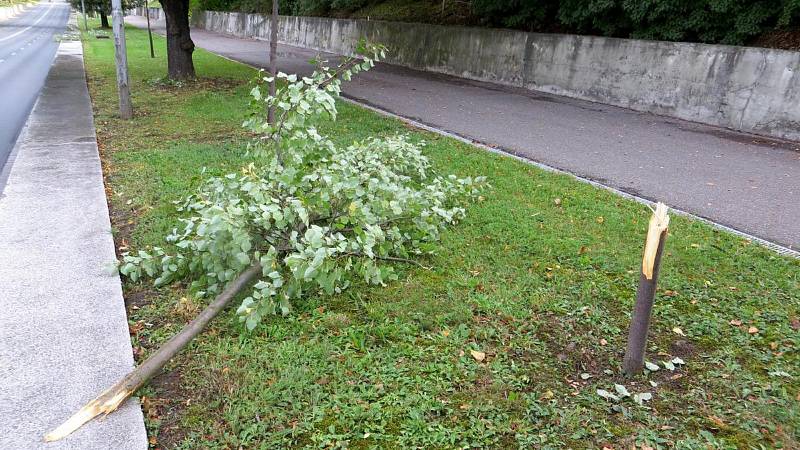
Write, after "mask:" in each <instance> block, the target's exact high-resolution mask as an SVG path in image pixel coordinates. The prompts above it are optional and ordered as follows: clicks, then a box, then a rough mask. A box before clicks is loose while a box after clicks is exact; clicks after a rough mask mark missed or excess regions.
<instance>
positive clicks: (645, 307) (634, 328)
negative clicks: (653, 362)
mask: <svg viewBox="0 0 800 450" xmlns="http://www.w3.org/2000/svg"><path fill="white" fill-rule="evenodd" d="M668 226H669V216H668V215H667V207H666V205H664V204H663V203H658V204H657V205H656V210H655V211H654V212H653V215H652V217H650V224H649V226H648V227H647V239H646V240H645V246H644V255H643V256H642V267H641V273H640V275H639V288H638V289H637V291H636V304H635V305H634V307H633V316H632V317H631V327H630V331H629V332H628V347H627V349H626V350H625V358H624V359H623V360H622V369H623V371H624V372H625V375H627V376H634V375H636V374H638V373H640V372H641V371H642V367H643V366H644V355H645V350H646V348H647V333H648V330H649V329H650V314H651V312H652V310H653V301H654V299H655V295H656V287H657V282H658V271H659V268H660V266H661V254H662V252H663V250H664V241H666V240H667V230H668Z"/></svg>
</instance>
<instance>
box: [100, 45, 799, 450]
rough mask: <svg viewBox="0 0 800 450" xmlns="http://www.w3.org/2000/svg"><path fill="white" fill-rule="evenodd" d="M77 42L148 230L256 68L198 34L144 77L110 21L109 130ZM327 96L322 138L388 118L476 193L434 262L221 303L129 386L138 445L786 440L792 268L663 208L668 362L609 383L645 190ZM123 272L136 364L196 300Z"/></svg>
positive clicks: (221, 133) (162, 217) (161, 221)
mask: <svg viewBox="0 0 800 450" xmlns="http://www.w3.org/2000/svg"><path fill="white" fill-rule="evenodd" d="M84 48H85V55H86V56H85V57H86V64H87V72H88V76H89V87H90V90H91V94H92V98H93V102H94V107H95V115H96V125H97V130H98V139H99V142H100V144H101V147H102V151H103V159H104V163H105V169H106V176H107V183H108V193H109V198H110V204H111V206H112V210H113V216H114V219H113V221H114V227H115V230H116V240H117V244H118V245H119V246H122V247H130V248H142V247H146V246H149V245H163V244H164V242H163V236H164V235H165V234H166V233H167V232H168V231H169V230H170V229H171V228H172V227H173V226H175V224H176V218H177V217H179V216H178V214H177V213H176V211H175V210H174V208H173V205H172V203H171V202H172V201H173V200H176V199H179V198H181V197H182V196H184V195H186V194H187V193H190V192H192V190H193V189H195V187H196V186H197V185H198V183H199V182H201V180H203V179H204V178H206V177H207V176H209V175H210V174H222V173H226V172H229V171H235V170H236V168H238V167H239V166H241V165H243V164H244V163H246V162H247V161H249V160H248V158H247V157H246V156H245V153H244V150H243V140H244V139H245V138H246V136H245V135H244V133H243V132H242V130H241V128H240V124H241V122H242V119H243V118H244V115H245V113H246V108H247V106H246V105H247V100H248V98H247V92H248V86H247V83H248V79H249V78H250V77H251V76H252V75H253V71H252V70H251V69H250V68H248V67H245V66H242V65H239V64H236V63H233V62H230V61H227V60H225V59H222V58H219V57H216V56H213V55H211V54H209V53H206V52H204V51H202V50H198V51H197V52H196V53H195V64H196V67H197V72H198V74H199V75H200V76H202V77H203V78H201V79H200V80H199V81H198V82H193V83H186V84H183V85H174V84H168V83H163V82H161V81H159V80H158V79H159V77H162V76H163V75H164V74H165V72H166V68H165V60H164V54H165V49H164V42H163V40H162V39H161V38H159V37H157V38H156V52H157V55H158V56H159V57H158V58H156V59H150V58H149V54H148V50H147V42H146V34H145V33H143V32H142V31H138V30H133V29H129V30H128V51H129V64H130V69H131V89H132V91H133V95H134V98H133V101H134V105H135V110H136V117H135V118H134V120H132V121H130V122H122V121H120V120H118V119H117V118H116V93H115V87H114V68H113V60H114V58H113V50H112V42H111V41H110V40H95V39H94V38H92V39H89V40H86V41H85V42H84ZM339 106H340V118H339V120H338V122H336V123H330V124H327V125H326V126H325V127H324V128H325V130H324V131H326V132H327V133H330V134H331V135H332V136H334V137H335V139H336V140H337V141H339V142H341V143H347V142H351V141H353V140H357V139H361V138H364V137H366V136H373V135H390V134H394V133H408V134H410V135H411V136H412V137H413V138H414V139H420V140H425V141H426V142H428V146H427V153H428V154H429V155H430V156H431V158H432V159H433V161H435V165H436V167H437V169H438V170H440V171H442V172H451V173H456V174H459V175H477V174H482V175H486V176H488V177H489V180H490V182H491V183H492V185H493V188H492V190H491V191H490V192H488V193H487V194H486V200H485V201H483V202H481V203H478V204H475V205H474V206H472V207H471V208H470V209H469V214H468V218H467V220H465V221H464V222H463V223H461V224H460V225H459V226H457V227H456V228H454V229H452V230H451V231H449V232H447V233H445V235H444V238H443V241H442V248H441V251H440V252H439V254H438V255H437V256H435V257H432V258H429V259H428V260H427V261H425V263H426V264H427V265H430V266H432V267H433V269H432V270H423V269H416V268H409V267H401V268H400V270H401V277H400V280H399V281H397V282H394V283H392V284H390V285H389V286H388V287H386V288H383V289H379V288H367V287H364V286H358V287H355V288H353V289H350V290H349V291H347V292H346V293H344V294H341V295H338V296H333V297H324V296H313V297H310V298H308V299H306V300H305V301H304V302H301V303H298V304H295V305H294V308H295V309H294V311H293V313H292V314H291V315H290V316H289V317H285V318H282V317H275V318H272V319H270V320H268V321H266V323H265V324H264V325H263V326H261V327H260V328H258V329H257V330H256V331H255V332H253V333H246V332H244V331H243V327H242V326H241V325H240V324H239V322H238V320H237V318H236V317H235V314H234V312H233V311H232V310H231V311H228V312H226V313H224V314H223V315H222V316H221V317H219V318H218V319H217V320H216V321H215V323H214V324H213V326H212V327H211V329H210V330H208V332H206V333H205V334H204V335H203V336H202V337H200V338H199V339H197V340H196V342H194V343H193V344H192V345H191V346H190V348H189V349H187V350H186V351H185V352H184V353H183V354H182V355H181V356H180V357H179V358H176V360H175V361H174V363H173V364H171V365H170V367H169V368H168V370H167V373H166V374H165V375H162V376H161V377H159V378H158V379H156V380H155V381H154V382H153V384H152V385H151V387H149V388H147V390H146V392H145V399H144V402H143V404H144V408H145V412H146V413H147V416H148V428H149V430H150V434H151V442H152V443H153V445H154V446H159V447H167V448H172V447H177V448H265V449H267V448H269V449H271V448H286V447H297V448H300V447H352V448H375V447H383V448H399V447H425V448H455V447H461V448H464V447H496V448H513V447H520V448H531V447H540V448H554V447H571V448H587V447H602V446H605V445H608V446H613V447H614V448H628V446H630V445H633V444H637V445H641V446H644V445H647V446H650V447H658V448H675V447H678V448H699V447H703V448H705V447H706V446H708V447H712V448H758V447H774V448H781V447H782V448H797V447H798V446H799V445H800V444H799V443H798V441H800V436H799V433H800V427H799V425H800V409H798V400H800V383H799V382H798V376H800V373H799V372H798V367H799V366H798V363H800V358H798V352H797V350H798V345H799V344H800V316H799V314H800V310H799V307H800V264H799V263H798V261H795V260H790V259H787V258H782V257H779V256H776V255H775V254H773V253H771V252H769V251H767V250H765V249H762V248H760V247H758V246H756V245H753V244H751V243H749V242H747V241H744V240H742V239H740V238H736V237H733V236H731V235H728V234H726V233H722V232H719V231H717V230H715V229H712V228H710V227H708V226H706V225H703V224H701V223H697V222H693V221H690V220H687V219H685V218H682V217H680V216H674V217H673V218H672V223H671V225H672V226H671V233H670V236H669V239H668V242H667V247H666V255H665V258H664V263H663V266H662V272H661V280H660V289H659V295H658V298H657V301H656V307H655V310H654V317H653V321H652V330H651V339H650V342H651V344H650V348H649V359H650V360H651V361H654V362H658V361H667V360H670V359H672V358H673V357H675V356H678V357H680V358H682V359H683V360H684V361H685V362H686V364H685V366H679V367H678V368H677V369H676V370H675V371H669V370H667V369H665V368H662V369H661V370H659V371H657V372H654V373H652V374H650V375H648V376H643V377H641V378H639V379H636V380H632V381H631V380H625V379H624V378H623V377H621V376H620V375H619V371H620V370H619V369H620V362H621V359H622V352H623V350H624V344H625V333H626V329H627V325H628V321H629V311H630V310H631V307H632V302H633V296H634V291H635V288H636V282H637V276H638V270H639V264H640V258H641V248H642V240H643V235H644V232H645V228H646V223H647V218H648V216H649V211H648V210H647V209H646V208H645V207H644V206H642V205H639V204H637V203H633V202H631V201H628V200H625V199H622V198H620V197H617V196H615V195H612V194H611V193H609V192H606V191H603V190H599V189H596V188H594V187H591V186H589V185H586V184H582V183H579V182H576V181H574V180H573V179H571V178H570V177H567V176H563V175H555V174H552V173H546V172H544V171H541V170H539V169H537V168H534V167H531V166H529V165H526V164H523V163H521V162H518V161H516V160H513V159H510V158H505V157H501V156H497V155H494V154H490V153H487V152H485V151H482V150H480V149H477V148H474V147H472V146H469V145H465V144H462V143H460V142H457V141H454V140H452V139H448V138H443V137H441V136H438V135H435V134H431V133H426V132H422V131H419V130H414V129H409V128H408V127H407V126H406V125H404V124H403V123H401V122H399V121H396V120H392V119H387V118H384V117H380V116H378V115H375V114H374V113H372V112H369V111H367V110H364V109H361V108H358V107H356V106H352V105H350V104H347V103H340V105H339ZM556 199H559V200H560V201H556ZM125 288H126V298H127V299H128V302H129V315H130V323H131V327H132V332H133V334H134V337H133V342H134V346H135V349H136V352H137V357H141V355H143V354H146V353H148V352H149V351H151V350H152V349H153V348H155V347H156V346H157V345H158V344H159V343H160V342H162V341H163V340H164V339H166V338H167V337H168V336H170V335H171V334H172V333H174V332H175V331H176V330H178V329H179V327H180V326H181V325H182V324H183V323H184V322H185V321H186V320H187V319H189V318H190V317H192V316H193V314H195V313H196V311H197V310H198V308H199V307H200V306H201V305H197V304H196V303H194V302H193V301H191V300H186V299H183V295H184V292H183V291H182V289H181V287H180V286H172V287H170V288H166V289H162V290H152V289H148V288H147V286H146V285H137V284H131V283H128V284H126V286H125ZM732 321H733V322H732ZM739 321H741V324H739V323H740V322H739ZM732 323H733V324H732ZM751 327H752V328H751ZM754 330H756V331H754ZM679 332H682V333H685V335H686V336H682V335H680V334H679ZM470 350H479V351H481V352H484V353H486V359H485V360H484V361H483V362H478V361H476V360H475V359H474V358H473V357H472V356H471V354H470ZM650 381H653V382H655V383H657V385H656V386H655V387H654V386H652V385H651V384H650V383H649V382H650ZM614 383H624V384H625V385H626V386H627V388H628V390H629V391H631V393H635V392H652V393H653V400H652V401H650V402H647V403H645V404H644V405H643V406H639V405H636V404H635V403H633V402H632V401H630V400H627V401H624V402H622V403H620V405H618V406H619V407H617V408H614V409H612V407H613V406H614V405H613V404H611V403H609V402H607V401H606V400H604V399H602V398H600V397H599V396H598V395H597V394H596V390H597V389H606V390H610V391H613V390H614V387H613V386H614Z"/></svg>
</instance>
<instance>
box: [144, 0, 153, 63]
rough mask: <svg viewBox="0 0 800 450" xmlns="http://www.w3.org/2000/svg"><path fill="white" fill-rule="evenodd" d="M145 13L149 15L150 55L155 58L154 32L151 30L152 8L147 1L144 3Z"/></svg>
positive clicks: (146, 15)
mask: <svg viewBox="0 0 800 450" xmlns="http://www.w3.org/2000/svg"><path fill="white" fill-rule="evenodd" d="M144 15H145V17H147V37H148V38H150V57H151V58H155V57H156V53H155V51H153V32H152V31H150V8H149V7H148V6H147V3H145V4H144Z"/></svg>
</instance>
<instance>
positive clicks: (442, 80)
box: [126, 16, 800, 250]
mask: <svg viewBox="0 0 800 450" xmlns="http://www.w3.org/2000/svg"><path fill="white" fill-rule="evenodd" d="M126 20H127V21H128V23H130V24H133V25H135V26H138V27H144V26H145V24H146V22H145V19H144V18H143V17H136V16H129V17H127V18H126ZM154 30H155V31H156V32H159V33H161V34H163V33H164V25H163V23H158V24H154ZM192 39H193V40H194V42H195V44H196V45H197V46H198V47H201V48H204V49H206V50H209V51H212V52H214V53H217V54H220V55H223V56H225V57H228V58H230V59H234V60H237V61H241V62H245V63H247V64H250V65H254V66H258V67H265V66H266V64H267V52H268V43H267V42H263V41H256V40H251V39H240V38H235V37H231V36H225V35H221V34H218V33H213V32H208V31H205V30H201V29H196V28H194V29H192ZM278 50H279V60H278V66H279V68H280V70H282V71H284V72H287V73H299V74H307V73H308V72H309V70H310V66H309V64H308V60H309V59H311V58H312V57H314V56H315V55H316V52H314V51H311V50H308V49H302V48H297V47H291V46H286V45H279V48H278ZM159 57H164V55H159ZM201 70H202V69H201ZM199 75H202V71H201V72H200V73H199ZM343 94H344V95H345V96H346V97H348V98H350V99H354V100H356V101H358V102H361V103H363V104H366V105H369V106H372V107H376V108H378V109H380V110H383V111H387V112H390V113H393V114H396V115H398V116H401V117H404V118H407V119H411V120H414V121H417V122H420V123H422V124H425V125H428V126H430V127H433V128H435V129H438V130H443V131H446V132H449V133H452V134H455V135H458V136H461V137H464V138H467V139H469V140H473V141H477V142H480V143H484V144H487V145H489V146H491V147H495V148H499V149H502V150H504V151H506V152H508V153H512V154H514V155H518V156H520V157H523V158H526V159H529V160H532V161H535V162H539V163H543V164H545V165H548V166H551V167H554V168H557V169H561V170H564V171H566V172H570V173H572V174H575V175H578V176H581V177H583V178H587V179H589V180H593V181H596V182H598V183H600V184H603V185H605V186H609V187H612V188H614V189H617V190H620V191H623V192H626V193H629V194H632V195H636V196H639V197H642V198H645V199H648V200H654V201H655V200H657V201H663V202H665V203H667V204H668V205H669V206H671V207H675V208H678V209H681V210H683V211H686V212H689V213H691V214H694V215H697V216H700V217H703V218H706V219H709V220H711V221H713V222H715V223H718V224H722V225H725V226H728V227H730V228H733V229H735V230H738V231H741V232H744V233H748V234H751V235H754V236H756V237H759V238H762V239H765V240H767V241H770V242H772V243H776V244H779V245H782V246H785V247H789V248H791V249H795V250H797V249H800V220H797V219H798V217H800V143H797V142H788V141H778V140H772V139H768V138H763V137H758V136H754V135H750V134H744V133H737V132H732V131H728V130H725V129H721V128H715V127H711V126H706V125H700V124H696V123H691V122H686V121H682V120H678V119H671V118H667V117H661V116H656V115H653V114H648V113H641V112H636V111H632V110H628V109H624V108H618V107H613V106H607V105H602V104H597V103H591V102H586V101H580V100H574V99H569V98H565V97H559V96H555V95H550V94H543V93H538V92H533V91H528V90H523V89H517V88H510V87H506V86H499V85H495V84H491V83H484V82H477V81H470V80H465V79H461V78H456V77H451V76H445V75H438V74H431V73H427V72H421V71H417V70H411V69H406V68H402V67H397V66H390V65H386V64H379V65H378V66H377V67H376V68H375V69H374V70H372V71H370V72H367V73H364V74H359V75H358V77H357V78H356V79H355V80H354V81H353V82H351V83H345V85H344V89H343Z"/></svg>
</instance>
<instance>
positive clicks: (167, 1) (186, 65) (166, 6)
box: [161, 0, 195, 80]
mask: <svg viewBox="0 0 800 450" xmlns="http://www.w3.org/2000/svg"><path fill="white" fill-rule="evenodd" d="M161 7H162V9H163V10H164V17H165V19H166V23H167V76H168V77H169V78H170V79H172V80H184V79H187V78H194V77H195V74H194V63H193V62H192V52H193V51H194V42H192V38H191V36H190V31H189V0H161Z"/></svg>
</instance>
